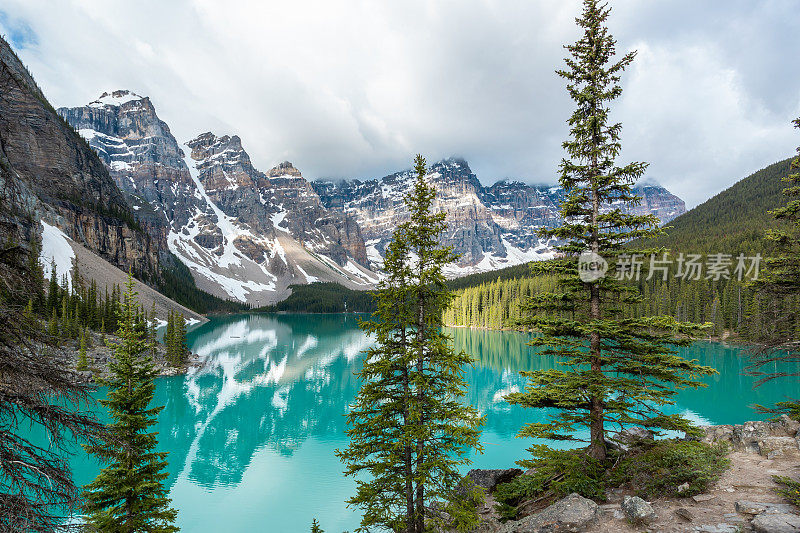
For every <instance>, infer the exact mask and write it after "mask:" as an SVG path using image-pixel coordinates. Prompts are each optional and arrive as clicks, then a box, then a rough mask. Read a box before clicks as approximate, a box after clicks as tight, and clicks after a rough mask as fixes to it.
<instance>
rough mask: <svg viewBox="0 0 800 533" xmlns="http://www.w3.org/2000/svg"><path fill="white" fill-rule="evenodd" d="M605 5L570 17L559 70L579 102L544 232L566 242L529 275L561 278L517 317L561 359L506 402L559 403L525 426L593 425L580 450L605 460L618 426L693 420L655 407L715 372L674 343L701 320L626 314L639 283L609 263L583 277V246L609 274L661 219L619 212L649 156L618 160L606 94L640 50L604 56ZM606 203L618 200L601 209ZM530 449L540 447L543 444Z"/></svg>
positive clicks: (528, 430)
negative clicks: (557, 210) (573, 30)
mask: <svg viewBox="0 0 800 533" xmlns="http://www.w3.org/2000/svg"><path fill="white" fill-rule="evenodd" d="M609 12H610V9H609V8H608V7H607V6H606V5H605V4H600V2H599V1H598V0H584V2H583V12H582V15H581V17H579V18H578V19H576V22H577V24H578V26H580V28H582V30H583V32H584V33H583V36H582V37H581V38H580V39H579V40H578V41H577V42H576V43H575V44H573V45H570V46H567V49H568V51H569V52H570V56H571V57H569V58H567V59H566V60H565V61H566V64H567V68H566V69H565V70H560V71H558V74H559V75H560V76H561V77H563V78H565V79H566V80H567V91H568V92H569V94H570V96H571V97H572V99H573V100H574V101H575V102H576V104H577V108H576V110H575V112H574V113H573V114H572V116H571V117H570V119H569V121H568V124H569V126H570V139H569V140H568V141H566V142H565V143H564V144H563V146H564V148H565V150H566V152H567V157H566V158H564V159H563V160H562V162H561V168H560V171H561V176H560V183H561V185H562V186H563V187H564V190H565V191H566V192H567V197H566V199H565V200H564V202H563V204H562V207H561V215H562V217H563V218H564V220H565V221H567V222H566V223H565V224H563V225H562V226H560V227H558V228H552V229H545V230H543V231H542V232H541V235H542V236H543V237H546V238H553V237H555V238H557V239H559V240H562V241H566V243H567V244H565V245H563V246H560V247H559V250H560V251H561V252H562V253H563V254H564V258H563V259H559V260H555V261H552V262H550V261H548V262H540V263H534V264H533V266H532V269H533V273H534V275H541V274H556V275H557V276H559V290H557V291H556V292H548V293H540V294H537V295H535V296H534V297H533V298H531V300H530V301H529V303H528V304H527V306H526V313H527V316H526V317H525V318H524V319H523V321H524V323H525V324H526V325H527V326H528V327H530V328H531V329H532V330H534V331H536V332H539V333H540V334H541V335H540V336H538V337H536V338H534V340H533V341H532V342H531V343H530V344H531V345H532V346H537V347H542V348H543V349H542V350H541V351H540V352H539V353H540V354H543V355H555V356H559V357H565V358H566V361H564V363H562V365H563V366H564V367H565V368H564V369H552V370H540V371H531V372H523V373H522V374H523V375H524V376H526V377H527V378H529V383H528V385H527V387H526V390H525V391H523V392H520V393H515V394H512V395H510V396H509V397H508V400H509V401H510V402H511V403H513V404H519V405H522V406H525V407H534V408H549V409H554V410H555V411H556V412H555V414H553V415H552V416H551V417H550V420H549V421H548V422H543V423H531V424H528V425H526V426H525V427H524V428H523V429H522V430H521V431H520V436H525V437H536V438H546V439H556V440H566V441H578V440H580V438H579V437H578V436H576V432H577V431H578V430H579V428H580V427H585V428H588V429H589V439H588V444H589V447H588V449H587V452H586V453H587V455H588V457H590V458H591V459H593V460H596V461H598V462H600V463H602V462H603V461H604V460H605V459H606V436H607V434H608V433H609V432H610V431H612V429H613V428H614V427H616V429H617V430H619V429H620V428H621V427H623V426H627V425H637V426H643V427H647V428H653V429H656V430H658V429H670V430H684V431H685V430H690V429H691V424H690V422H689V421H688V420H686V419H685V418H683V417H682V416H680V415H665V414H663V412H662V407H663V406H664V405H665V404H669V403H671V398H672V396H673V395H674V393H675V389H681V388H686V387H698V386H700V383H698V382H696V381H694V380H693V377H694V376H696V375H698V374H710V373H713V372H714V370H713V369H711V368H708V367H702V366H699V365H697V364H695V363H694V362H691V361H687V360H685V359H682V358H681V357H679V356H677V355H676V353H675V350H674V349H673V347H674V346H676V345H687V344H688V343H689V342H690V336H692V335H694V334H696V332H697V331H698V326H696V325H694V324H688V323H681V322H678V321H676V320H675V319H673V318H670V317H666V316H658V317H648V318H622V317H621V316H620V314H621V309H623V308H625V307H629V306H635V305H637V304H638V303H639V302H640V301H641V298H640V296H639V295H638V288H637V287H631V286H630V285H629V284H626V283H624V282H623V281H620V280H617V279H616V276H614V275H610V276H605V277H599V279H592V276H586V275H584V276H583V277H584V278H585V279H586V280H584V279H582V278H581V272H580V271H579V261H578V256H579V255H580V254H582V253H587V252H591V254H593V255H584V257H588V258H589V259H592V260H597V261H598V262H599V258H602V259H604V260H605V261H608V262H609V263H611V273H612V274H613V273H614V270H615V267H620V268H621V267H623V266H624V260H623V256H622V255H620V254H622V253H623V252H624V253H627V254H634V253H636V252H637V251H636V250H631V249H628V248H624V246H625V245H626V243H628V242H629V241H631V240H632V239H635V238H648V237H652V236H654V235H657V234H658V233H659V231H660V230H659V228H658V219H657V218H656V217H655V216H653V215H646V216H639V215H631V214H626V213H625V212H624V211H623V210H622V209H620V208H619V207H616V206H618V205H620V204H628V205H631V204H634V205H635V204H636V203H638V202H639V201H640V199H639V198H638V197H636V196H635V195H634V193H633V190H632V185H633V183H634V182H635V181H636V180H637V179H639V178H640V177H641V176H642V174H643V172H644V170H645V168H646V165H645V164H644V163H630V164H627V165H625V166H622V167H619V166H617V165H616V163H615V160H616V157H617V155H618V154H619V152H620V149H621V144H620V132H621V125H620V124H609V120H608V118H609V107H608V104H609V102H611V101H612V100H614V99H615V98H617V97H618V96H619V95H620V94H621V91H622V89H621V87H620V85H619V80H620V75H621V73H622V71H623V70H624V69H625V68H626V67H627V66H628V65H630V63H631V62H632V61H633V59H634V55H635V54H634V53H629V54H626V55H625V56H624V57H622V58H621V59H620V60H619V61H616V62H614V63H611V64H609V62H611V61H612V58H613V56H614V55H615V44H616V43H615V40H614V38H613V37H612V36H611V35H610V34H609V33H608V29H607V28H606V26H605V22H606V20H607V18H608V15H609ZM603 205H612V206H615V207H614V208H612V209H610V210H604V211H603V212H601V210H600V207H601V206H603ZM665 385H666V386H665ZM531 450H532V451H534V453H543V452H542V450H543V449H542V448H536V447H534V448H532V449H531Z"/></svg>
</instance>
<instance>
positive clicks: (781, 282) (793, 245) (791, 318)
mask: <svg viewBox="0 0 800 533" xmlns="http://www.w3.org/2000/svg"><path fill="white" fill-rule="evenodd" d="M793 123H794V126H795V127H796V128H800V118H797V119H796V120H794V122H793ZM797 153H798V157H797V158H795V159H794V160H793V161H792V163H791V166H790V169H791V170H792V171H794V172H793V173H792V174H790V175H789V176H787V177H786V178H784V179H783V181H785V182H786V183H787V184H788V187H786V188H785V189H784V190H783V195H784V196H785V197H786V198H787V202H786V204H785V205H783V206H781V207H779V208H777V209H775V210H773V211H771V212H770V213H771V214H772V216H773V217H774V218H775V219H776V220H777V221H778V223H779V224H780V225H779V226H778V227H777V228H775V229H771V230H769V231H768V232H767V239H768V241H770V242H771V243H772V245H773V247H774V253H773V255H772V256H771V257H769V258H768V259H767V260H766V264H765V265H764V270H763V272H762V273H761V276H760V278H759V279H758V280H757V281H756V282H754V284H753V285H754V288H755V289H756V291H757V294H756V301H764V300H767V301H768V302H769V304H770V305H766V306H764V308H763V310H762V309H760V308H757V307H756V304H755V303H754V305H753V310H752V311H751V312H750V316H751V318H750V319H749V320H748V321H747V328H748V330H749V331H750V338H752V339H754V340H757V341H758V342H760V343H761V345H762V349H760V350H758V352H757V353H755V354H754V355H753V358H752V360H751V363H750V365H749V367H748V372H749V373H750V374H752V375H755V376H758V377H759V380H758V382H757V384H758V385H761V384H763V383H765V382H767V381H769V380H771V379H775V378H778V377H788V376H792V377H797V376H798V375H800V373H797V372H786V371H775V370H774V368H775V365H774V363H776V362H782V363H797V362H798V361H800V339H799V338H798V334H797V332H798V327H800V318H798V312H797V306H796V300H797V297H798V296H800V147H798V148H797ZM798 405H800V400H797V399H794V400H788V401H784V402H779V403H778V404H777V407H778V409H777V412H793V413H797V412H798V410H797V406H798ZM759 408H760V409H761V410H762V411H770V412H772V411H774V410H773V409H771V408H767V407H764V406H759Z"/></svg>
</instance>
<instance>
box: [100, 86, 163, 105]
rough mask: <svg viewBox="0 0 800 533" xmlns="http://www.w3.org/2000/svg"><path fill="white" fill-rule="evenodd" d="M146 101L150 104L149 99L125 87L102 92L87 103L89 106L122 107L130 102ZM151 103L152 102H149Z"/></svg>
mask: <svg viewBox="0 0 800 533" xmlns="http://www.w3.org/2000/svg"><path fill="white" fill-rule="evenodd" d="M145 100H146V101H147V103H148V104H150V99H149V98H145V97H142V96H139V95H138V94H136V93H134V92H132V91H129V90H127V89H120V90H117V91H112V92H110V93H108V92H104V93H103V94H101V95H100V98H98V99H97V100H94V101H92V102H90V103H89V107H122V106H124V105H126V104H130V103H131V102H139V103H142V102H143V101H145ZM151 105H152V104H151Z"/></svg>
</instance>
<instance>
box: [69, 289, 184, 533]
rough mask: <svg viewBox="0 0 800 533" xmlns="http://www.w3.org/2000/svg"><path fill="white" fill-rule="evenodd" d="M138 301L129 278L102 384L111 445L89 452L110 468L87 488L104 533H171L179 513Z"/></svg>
mask: <svg viewBox="0 0 800 533" xmlns="http://www.w3.org/2000/svg"><path fill="white" fill-rule="evenodd" d="M138 305H139V304H138V299H137V293H136V290H135V285H134V282H133V277H132V276H131V275H130V274H128V282H127V283H126V291H125V293H124V296H123V301H122V307H121V313H120V315H119V317H118V328H119V329H118V331H117V334H118V336H119V341H118V342H112V343H110V344H111V348H112V349H113V351H114V358H113V359H112V360H111V362H110V363H109V369H110V371H111V376H110V377H109V378H108V379H103V380H100V384H101V385H103V386H106V387H108V393H107V396H106V398H105V399H103V400H100V403H101V404H102V405H103V406H104V407H106V408H107V409H108V410H109V413H110V415H111V418H112V420H113V421H112V422H111V423H110V424H109V425H108V430H109V433H110V435H111V437H110V439H109V441H108V442H105V443H103V444H101V445H89V446H86V450H87V451H88V452H89V453H92V454H94V455H96V456H97V457H98V458H99V459H100V460H101V461H103V462H105V463H108V465H107V466H106V467H105V468H103V470H102V471H101V472H100V474H98V476H97V478H96V479H95V480H94V481H93V482H92V483H90V484H89V485H87V486H86V488H85V489H86V490H85V498H86V512H87V515H88V517H87V521H88V523H89V524H90V525H91V526H92V527H94V528H95V529H97V530H98V531H100V532H126V533H128V532H130V533H133V532H153V533H155V532H158V533H162V532H171V531H178V528H177V527H175V526H174V525H173V522H174V521H175V518H176V516H177V512H176V511H175V510H174V509H171V508H170V506H169V505H170V500H169V498H168V497H167V489H166V488H165V487H164V485H163V481H164V480H165V479H166V478H167V473H166V472H165V471H164V469H165V468H166V466H167V462H166V457H167V454H166V453H163V452H156V451H155V447H156V444H157V433H153V432H148V428H149V427H150V426H152V425H154V424H155V423H156V416H157V415H158V413H159V412H160V411H161V409H163V406H160V407H150V403H151V402H152V400H153V394H154V391H155V384H154V381H153V380H154V378H155V376H156V370H155V367H154V366H153V362H152V358H151V357H150V355H149V353H150V350H149V342H150V341H149V340H148V339H147V338H146V331H145V330H144V328H141V327H139V326H138V325H137V324H136V316H137V311H138Z"/></svg>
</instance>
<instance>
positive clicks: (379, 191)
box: [313, 159, 552, 276]
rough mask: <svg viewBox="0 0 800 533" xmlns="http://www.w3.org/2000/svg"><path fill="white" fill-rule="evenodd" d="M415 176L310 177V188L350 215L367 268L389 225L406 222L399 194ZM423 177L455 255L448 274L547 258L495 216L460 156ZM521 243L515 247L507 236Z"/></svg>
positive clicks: (377, 261) (539, 245) (377, 260)
mask: <svg viewBox="0 0 800 533" xmlns="http://www.w3.org/2000/svg"><path fill="white" fill-rule="evenodd" d="M414 179H415V176H414V173H413V171H412V170H405V171H403V172H397V173H395V174H391V175H389V176H386V177H384V178H381V179H380V180H370V181H364V182H362V181H358V180H355V181H341V182H331V181H316V182H314V183H313V186H314V189H315V190H316V191H317V193H318V194H319V196H320V198H321V199H322V202H323V203H324V204H325V205H326V206H327V207H329V208H331V209H338V210H341V211H343V212H345V213H347V214H350V215H352V216H353V217H354V218H355V219H356V221H358V224H359V226H360V227H361V232H362V234H363V235H364V239H365V240H366V242H367V257H368V259H369V261H370V265H371V266H376V267H380V265H381V263H382V257H383V253H384V251H385V248H386V245H387V244H388V243H389V241H390V240H391V237H392V233H393V232H394V230H395V228H397V226H398V225H399V224H401V223H403V222H405V221H406V220H408V212H407V210H406V208H405V205H404V202H403V198H404V195H405V194H406V193H407V192H408V191H409V190H410V189H411V186H412V184H413V181H414ZM427 180H428V181H429V183H431V184H432V185H433V186H434V187H435V188H436V192H437V197H436V201H435V203H434V207H435V209H437V210H442V211H444V212H445V213H446V222H447V225H448V229H447V231H445V234H444V236H443V238H442V243H443V244H445V245H447V246H452V247H453V251H454V252H455V253H457V254H459V255H460V258H459V261H458V262H457V264H456V265H452V266H451V267H448V269H447V273H448V274H449V275H451V276H457V275H461V274H467V273H470V272H478V271H486V270H494V269H497V268H502V267H505V266H510V265H515V264H520V263H522V262H527V261H531V260H535V259H545V258H548V257H552V252H551V251H550V250H548V249H547V247H546V243H543V242H540V240H539V238H538V237H535V236H532V237H530V238H529V239H528V240H524V239H523V240H520V239H516V238H515V237H514V231H513V230H510V229H508V228H504V227H503V226H501V225H500V224H498V222H497V221H496V220H495V216H494V214H493V212H492V210H491V205H487V203H486V202H485V201H484V200H485V198H486V195H485V192H484V189H483V187H482V186H481V184H480V182H479V181H478V179H477V177H476V176H475V174H473V173H472V170H470V168H469V165H468V164H467V162H466V161H464V160H463V159H446V160H444V161H439V162H437V163H434V164H433V165H431V166H430V169H429V174H428V175H427ZM509 238H514V239H515V241H518V242H524V243H525V244H526V246H525V247H524V248H520V247H518V246H515V245H514V244H513V243H512V242H510V241H509V240H508V239H509Z"/></svg>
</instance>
